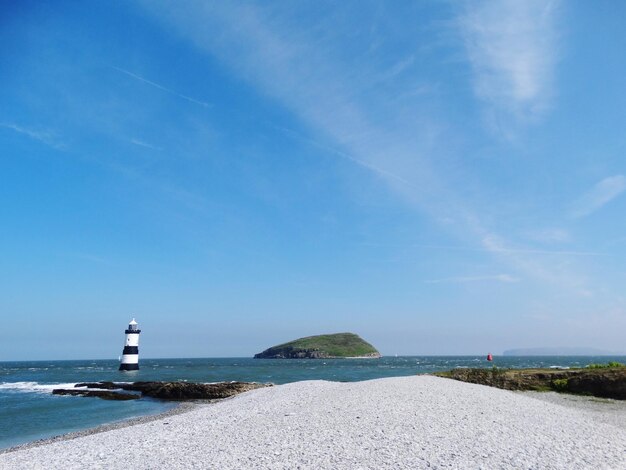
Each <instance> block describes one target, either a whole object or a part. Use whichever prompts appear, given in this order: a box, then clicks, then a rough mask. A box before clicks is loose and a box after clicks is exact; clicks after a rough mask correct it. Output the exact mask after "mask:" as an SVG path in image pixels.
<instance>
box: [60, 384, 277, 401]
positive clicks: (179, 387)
mask: <svg viewBox="0 0 626 470" xmlns="http://www.w3.org/2000/svg"><path fill="white" fill-rule="evenodd" d="M271 386H272V384H261V383H255V382H217V383H194V382H131V383H125V382H85V383H79V384H76V385H75V386H74V387H75V388H73V389H55V390H53V391H52V393H53V394H55V395H79V396H87V397H99V398H103V399H105V400H132V399H136V398H141V397H151V398H159V399H161V400H217V399H222V398H228V397H231V396H233V395H237V394H238V393H243V392H247V391H249V390H254V389H256V388H262V387H271ZM93 389H96V390H93ZM123 391H127V392H139V393H124V392H123ZM131 397H132V398H131Z"/></svg>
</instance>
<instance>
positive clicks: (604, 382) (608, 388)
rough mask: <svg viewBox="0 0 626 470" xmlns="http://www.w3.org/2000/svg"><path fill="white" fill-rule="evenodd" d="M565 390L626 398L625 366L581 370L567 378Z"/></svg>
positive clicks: (605, 396)
mask: <svg viewBox="0 0 626 470" xmlns="http://www.w3.org/2000/svg"><path fill="white" fill-rule="evenodd" d="M567 391H569V392H572V393H584V394H589V395H593V396H595V397H602V398H615V399H616V400H626V368H624V367H623V368H620V369H605V370H603V371H602V373H601V374H598V373H597V372H596V371H588V372H582V373H580V374H577V375H575V376H573V377H571V378H569V379H568V380H567Z"/></svg>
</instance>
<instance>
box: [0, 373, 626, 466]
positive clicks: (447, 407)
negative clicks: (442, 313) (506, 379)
mask: <svg viewBox="0 0 626 470" xmlns="http://www.w3.org/2000/svg"><path fill="white" fill-rule="evenodd" d="M555 400H556V401H557V402H558V398H557V399H555ZM584 408H585V405H584V404H583V405H580V404H578V405H577V406H569V407H568V406H562V405H561V404H558V403H556V402H551V401H550V400H541V399H536V398H533V397H532V396H529V395H526V394H520V393H513V392H508V391H504V390H498V389H494V388H488V387H484V386H480V385H473V384H467V383H461V382H456V381H452V380H448V379H442V378H437V377H430V376H415V377H401V378H391V379H379V380H371V381H366V382H356V383H335V382H324V381H310V382H298V383H293V384H287V385H282V386H278V387H272V388H266V389H259V390H254V391H251V392H248V393H245V394H242V395H239V396H237V397H235V398H233V399H229V400H225V401H223V402H220V403H216V404H207V405H198V406H197V408H195V409H192V410H191V411H188V412H186V413H183V414H177V415H170V416H166V417H162V418H159V419H157V420H153V421H149V422H145V423H141V424H136V425H134V426H130V427H123V428H119V429H114V430H110V431H107V432H102V433H98V434H93V435H87V436H81V437H78V438H74V439H71V440H64V441H57V442H52V443H49V444H47V445H43V446H38V447H32V448H26V449H22V450H18V451H15V452H9V453H5V454H2V455H0V468H3V469H4V468H64V469H72V468H106V469H122V468H133V469H154V468H185V469H187V468H211V469H245V468H254V469H257V468H268V469H297V468H303V469H319V468H328V469H331V468H332V469H365V468H371V469H381V468H390V469H392V468H393V469H400V468H407V469H421V468H462V469H473V468H484V469H493V468H502V469H509V468H510V469H520V468H525V469H549V468H559V469H577V468H585V469H587V468H589V469H592V468H593V469H600V468H606V469H626V430H625V429H624V426H617V425H615V424H614V423H611V422H608V421H603V420H602V419H600V418H601V416H602V413H597V412H595V414H594V412H592V411H589V412H588V411H585V409H584ZM596 411H597V410H596ZM594 416H596V417H598V419H595V418H594Z"/></svg>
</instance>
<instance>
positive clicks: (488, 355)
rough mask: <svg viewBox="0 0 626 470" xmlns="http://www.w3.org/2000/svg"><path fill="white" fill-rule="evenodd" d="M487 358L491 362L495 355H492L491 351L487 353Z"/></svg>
mask: <svg viewBox="0 0 626 470" xmlns="http://www.w3.org/2000/svg"><path fill="white" fill-rule="evenodd" d="M487 360H488V361H489V362H491V361H493V356H492V355H491V353H489V354H487Z"/></svg>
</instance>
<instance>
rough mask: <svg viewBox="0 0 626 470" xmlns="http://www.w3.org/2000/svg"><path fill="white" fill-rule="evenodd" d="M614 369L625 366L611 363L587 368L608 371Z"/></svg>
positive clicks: (592, 365) (615, 362) (614, 362)
mask: <svg viewBox="0 0 626 470" xmlns="http://www.w3.org/2000/svg"><path fill="white" fill-rule="evenodd" d="M614 367H626V366H625V365H624V364H622V363H621V362H617V361H611V362H608V363H606V364H589V365H588V366H587V369H610V368H614Z"/></svg>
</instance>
